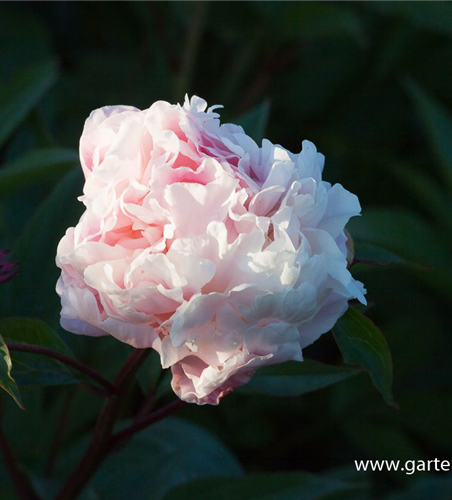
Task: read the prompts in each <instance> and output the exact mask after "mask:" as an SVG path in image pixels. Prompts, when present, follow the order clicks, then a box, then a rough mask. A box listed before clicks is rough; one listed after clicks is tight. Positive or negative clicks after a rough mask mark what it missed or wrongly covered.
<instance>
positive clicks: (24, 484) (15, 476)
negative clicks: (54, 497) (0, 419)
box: [0, 424, 39, 500]
mask: <svg viewBox="0 0 452 500" xmlns="http://www.w3.org/2000/svg"><path fill="white" fill-rule="evenodd" d="M0 451H1V453H2V455H3V461H4V463H5V466H6V468H7V470H8V472H9V475H10V477H11V480H12V482H13V484H14V487H15V489H16V492H17V496H18V497H19V498H20V500H39V497H38V496H37V495H36V493H35V492H34V491H33V489H32V488H31V486H30V484H29V482H28V480H27V478H26V477H25V476H24V474H23V473H22V471H21V470H20V469H19V466H18V465H17V462H16V458H15V457H14V453H13V450H12V449H11V447H10V445H9V443H8V440H7V439H6V436H5V433H4V432H3V427H2V425H1V424H0Z"/></svg>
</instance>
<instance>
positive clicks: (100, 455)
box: [55, 349, 149, 500]
mask: <svg viewBox="0 0 452 500" xmlns="http://www.w3.org/2000/svg"><path fill="white" fill-rule="evenodd" d="M148 354H149V349H135V350H134V351H133V353H132V354H131V355H130V356H129V358H128V359H127V361H126V362H125V364H124V366H123V367H122V369H121V371H120V372H119V374H118V376H117V377H116V379H115V381H114V385H115V387H116V397H112V398H110V399H108V400H107V401H106V402H105V403H104V406H103V408H102V410H101V411H100V413H99V416H98V418H97V422H96V427H95V429H94V433H93V437H92V439H91V443H90V444H89V446H88V449H87V450H86V452H85V454H84V456H83V457H82V459H81V461H80V463H79V464H78V466H77V467H76V468H75V470H74V471H73V473H72V474H71V475H70V477H69V479H68V480H67V482H66V483H65V484H64V485H63V488H62V489H61V491H60V492H59V493H58V495H57V496H56V498H55V500H75V499H76V498H77V497H78V495H79V494H80V493H81V492H82V490H83V488H84V487H85V486H86V485H87V484H88V482H89V481H90V479H91V478H92V476H93V475H94V474H95V472H96V471H97V469H98V468H99V466H100V465H101V464H102V462H103V461H104V459H105V457H106V456H107V454H108V451H109V449H110V446H109V442H110V437H111V434H112V431H113V426H114V424H115V421H116V419H117V417H118V416H119V412H120V410H121V404H122V402H123V400H124V397H125V396H126V395H127V392H128V390H129V388H130V386H131V384H132V382H133V380H134V377H135V374H136V372H137V370H138V369H139V368H140V366H141V365H142V363H143V362H144V360H145V359H146V357H147V356H148Z"/></svg>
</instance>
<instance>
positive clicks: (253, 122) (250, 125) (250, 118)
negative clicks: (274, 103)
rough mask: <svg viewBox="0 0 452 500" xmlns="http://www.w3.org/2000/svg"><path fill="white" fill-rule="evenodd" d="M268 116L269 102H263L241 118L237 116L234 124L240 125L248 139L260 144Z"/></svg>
mask: <svg viewBox="0 0 452 500" xmlns="http://www.w3.org/2000/svg"><path fill="white" fill-rule="evenodd" d="M269 116H270V102H269V101H268V100H265V101H263V102H262V103H261V104H259V105H258V106H255V107H254V108H252V109H250V110H249V111H248V112H246V113H245V114H243V115H242V116H239V117H238V118H237V119H236V120H234V122H235V123H236V124H237V125H241V126H242V127H243V128H244V130H245V132H246V133H247V134H248V135H249V136H250V137H252V138H253V139H254V140H255V141H256V142H257V143H260V142H261V141H262V139H263V138H264V135H265V130H266V128H267V123H268V118H269Z"/></svg>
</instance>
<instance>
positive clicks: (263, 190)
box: [57, 97, 365, 404]
mask: <svg viewBox="0 0 452 500" xmlns="http://www.w3.org/2000/svg"><path fill="white" fill-rule="evenodd" d="M214 109H215V108H209V109H207V104H206V102H205V101H204V100H203V99H200V98H199V97H193V98H192V99H191V100H188V99H186V101H185V103H184V105H183V106H180V105H171V104H168V103H166V102H161V101H159V102H156V103H154V104H153V105H152V106H151V107H150V108H149V109H147V110H144V111H140V110H138V109H135V108H132V107H127V106H111V107H105V108H102V109H99V110H96V111H94V112H93V113H92V114H91V115H90V117H89V118H88V120H87V121H86V124H85V128H84V131H83V134H82V137H81V140H80V157H81V163H82V168H83V172H84V174H85V177H86V183H85V188H84V195H83V196H82V197H81V198H80V199H81V201H82V202H83V203H84V204H85V205H86V211H85V213H84V215H83V216H82V217H81V219H80V221H79V223H78V224H77V226H76V227H75V228H69V229H68V231H67V232H66V235H65V236H64V237H63V239H62V240H61V242H60V244H59V247H58V255H57V265H58V266H59V267H60V268H61V270H62V274H61V278H60V280H59V281H58V284H57V291H58V293H59V295H60V296H61V302H62V311H61V324H62V326H63V327H64V328H65V329H67V330H69V331H71V332H74V333H80V334H85V335H92V336H98V335H107V334H108V335H113V336H114V337H116V338H117V339H119V340H121V341H122V342H126V343H128V344H130V345H132V346H134V347H137V348H145V347H152V348H154V349H156V350H157V351H158V352H159V353H160V356H161V362H162V366H163V367H164V368H171V370H172V373H173V380H172V387H173V389H174V391H175V392H176V394H177V395H178V396H179V397H180V398H182V399H183V400H185V401H188V402H196V403H198V404H206V403H208V404H217V403H218V402H219V400H220V399H221V398H222V397H223V396H224V395H225V394H227V393H229V392H230V391H232V390H233V389H234V387H236V386H238V385H242V384H245V383H246V382H248V381H249V379H250V378H251V376H252V375H253V373H254V372H255V370H256V369H257V368H259V367H261V366H264V365H270V364H275V363H282V362H284V361H287V360H298V361H301V360H302V349H303V348H304V347H305V346H307V345H309V344H311V343H312V342H314V341H315V340H316V339H317V338H318V337H319V336H320V335H322V334H323V333H325V332H327V331H328V330H330V329H331V328H332V326H333V325H334V323H335V322H336V321H337V320H338V318H339V317H340V316H341V315H342V314H343V313H344V312H345V310H346V309H347V304H348V301H349V300H350V299H353V298H358V299H359V300H360V301H361V302H363V303H365V299H364V294H365V290H364V288H363V286H362V284H361V283H359V282H357V281H355V280H354V279H353V278H352V276H351V274H350V272H349V271H348V269H347V259H346V256H347V245H346V244H347V236H346V235H345V233H344V227H345V225H346V223H347V222H348V220H349V219H350V217H352V216H355V215H358V214H359V212H360V205H359V202H358V198H357V197H356V196H355V195H353V194H351V193H350V192H348V191H346V190H345V189H344V188H343V187H342V186H341V185H339V184H335V185H334V186H331V185H330V184H329V183H327V182H324V181H322V170H323V164H324V157H323V155H321V154H319V153H317V150H316V148H315V146H314V145H313V144H312V143H311V142H309V141H304V142H303V148H302V151H301V152H300V153H299V154H293V153H291V152H290V151H287V150H286V149H284V148H283V147H281V146H279V145H274V144H272V143H271V142H270V141H268V140H264V141H263V142H262V145H261V146H258V145H257V144H256V143H255V142H254V141H253V140H252V139H251V138H250V137H249V136H247V135H246V134H245V132H244V130H243V129H242V128H241V127H239V126H236V125H231V124H225V125H220V122H219V119H218V118H219V115H218V114H217V113H215V112H214Z"/></svg>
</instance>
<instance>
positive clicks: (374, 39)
mask: <svg viewBox="0 0 452 500" xmlns="http://www.w3.org/2000/svg"><path fill="white" fill-rule="evenodd" d="M30 82H31V84H30ZM451 88H452V5H451V4H450V3H448V2H383V3H380V2H353V3H351V2H350V3H349V2H342V3H336V2H335V3H328V2H326V3H323V2H321V3H312V2H303V3H299V2H149V3H148V2H95V3H94V2H76V3H75V2H34V3H31V2H14V3H13V2H2V3H1V4H0V118H1V120H0V138H1V142H0V160H1V164H2V165H3V166H2V167H0V248H12V249H14V251H13V254H12V256H13V257H14V258H16V259H17V260H19V261H20V262H21V267H22V274H21V276H20V277H18V278H17V279H16V280H14V282H13V283H11V285H8V286H5V287H3V291H2V297H1V298H2V304H1V305H0V310H1V313H2V315H3V316H10V315H23V316H30V317H38V318H41V319H43V320H45V321H47V322H48V323H49V324H50V325H51V326H53V327H55V328H57V325H58V314H59V304H58V298H57V297H56V294H55V293H54V283H55V281H56V279H57V277H58V270H57V269H56V268H55V266H54V255H55V249H56V244H57V242H58V240H59V239H60V238H61V236H62V235H63V233H64V230H65V229H66V227H68V226H69V225H74V224H75V223H76V221H77V217H78V216H79V215H80V213H81V210H82V206H81V204H80V203H77V202H76V196H78V195H79V194H81V186H82V179H81V173H80V171H79V168H78V167H77V168H75V169H73V165H74V164H76V155H77V153H76V150H77V147H78V140H79V137H80V134H81V130H82V128H83V123H84V120H85V119H86V117H87V116H88V115H89V113H90V111H91V110H92V109H95V108H97V107H100V106H103V105H107V104H130V105H134V106H137V107H140V108H147V107H149V106H150V105H151V104H152V103H153V102H154V101H156V100H159V99H164V100H168V101H171V102H181V101H182V100H183V97H184V94H185V93H188V94H189V95H191V94H197V95H199V96H201V97H203V98H205V99H206V100H207V101H208V103H209V104H210V105H213V104H217V103H218V104H224V106H225V109H224V111H222V117H223V121H237V120H238V121H240V123H243V124H244V125H248V128H247V131H249V133H250V134H251V135H253V136H254V137H255V138H256V139H259V138H261V137H262V133H263V130H264V129H265V136H266V137H268V138H269V139H270V140H271V141H272V142H275V143H281V144H283V145H284V146H285V147H287V148H289V149H291V150H293V151H295V152H298V151H299V150H300V148H301V141H302V140H303V139H309V140H311V141H313V142H314V143H315V144H316V146H317V147H318V149H319V150H320V151H321V152H323V153H324V154H325V155H326V166H325V172H324V175H325V179H326V180H328V181H330V182H340V183H342V184H343V185H344V186H345V187H346V188H347V189H349V190H351V191H352V192H354V193H356V194H357V195H358V196H359V198H360V200H361V203H362V206H363V216H362V217H361V218H359V220H356V221H353V222H352V223H351V224H350V227H349V230H350V231H351V233H352V235H353V236H354V238H355V240H356V243H357V251H358V249H359V245H360V244H364V247H365V244H366V243H369V242H371V243H373V244H376V245H377V246H378V247H379V248H381V249H382V250H385V251H390V252H393V253H394V254H395V255H397V256H399V258H401V262H399V263H398V264H393V265H388V266H384V267H372V266H368V265H356V266H355V267H354V275H355V277H356V278H358V279H360V280H361V281H363V282H364V283H365V285H366V287H367V289H368V300H369V302H370V308H369V310H368V314H369V316H370V317H371V318H372V319H373V320H374V321H375V322H376V323H377V324H378V325H379V327H380V328H381V329H382V331H383V333H384V335H385V337H386V338H387V341H388V343H389V345H390V348H391V351H392V355H393V362H394V394H395V399H396V400H397V402H398V403H399V404H400V408H401V409H400V410H394V409H392V408H390V407H387V406H386V405H385V403H384V401H383V399H382V398H381V396H380V395H379V394H378V393H377V392H376V391H375V389H374V388H373V387H372V385H371V383H370V380H369V377H368V376H367V375H360V376H358V377H356V378H353V379H351V380H347V381H345V382H342V383H341V384H338V385H336V386H334V387H332V388H329V389H325V390H323V391H320V392H316V393H312V394H308V395H306V396H303V397H298V398H272V397H264V396H251V395H245V394H233V395H230V396H228V397H227V398H225V399H224V400H223V401H222V403H221V405H220V406H219V407H214V408H213V407H212V408H210V407H209V408H208V407H202V408H199V407H194V406H191V407H189V408H184V409H183V410H182V412H181V413H180V415H181V417H184V418H186V419H189V420H191V421H193V422H196V423H197V424H199V425H201V426H204V427H205V428H207V429H209V430H210V431H211V432H213V433H214V434H215V435H216V436H217V437H218V438H219V439H220V440H221V441H222V442H223V443H224V444H225V445H226V446H227V447H228V448H229V449H230V450H231V451H232V453H234V454H235V455H236V457H237V458H238V460H239V461H240V463H241V465H242V467H243V468H244V469H245V470H246V471H247V472H266V471H294V470H304V471H311V472H318V473H321V474H329V475H330V476H331V475H334V476H337V477H338V478H341V479H344V480H345V479H347V480H350V481H356V482H359V483H363V482H366V483H367V484H368V485H369V487H368V490H367V491H366V492H359V493H357V494H356V496H353V498H357V499H365V498H391V499H396V498H397V499H400V500H402V499H403V500H405V499H406V500H411V499H415V498H416V499H417V498H419V499H421V498H422V499H424V498H431V499H438V500H443V499H444V500H447V499H448V498H451V497H450V496H449V495H452V493H451V488H452V483H451V479H450V478H451V474H450V473H449V474H447V473H437V474H430V475H428V474H427V473H422V472H416V473H414V474H413V475H406V474H404V473H394V472H389V473H388V472H379V473H370V474H365V473H356V472H355V469H354V466H353V461H354V460H355V459H360V458H372V459H388V460H390V459H396V460H397V459H399V460H403V461H404V460H408V459H413V460H417V459H434V458H440V459H449V460H452V432H451V417H452V393H451V387H452V380H451V375H450V372H451V368H450V363H451V362H450V359H451V354H452V335H451V321H450V310H451V305H452V279H451V277H452V260H451V257H450V256H451V243H452V236H451V235H452V209H451V193H452V92H451ZM21 89H25V90H27V89H28V90H27V91H28V93H27V92H26V91H24V92H23V93H22V94H21V93H20V92H21ZM30 89H31V90H30ZM33 89H34V90H33ZM18 92H19V94H18ZM30 94H31V95H30ZM13 99H16V100H15V101H14V100H13ZM27 99H28V101H27ZM11 103H13V104H14V106H13V107H12V108H11V106H10V107H9V108H8V105H9V104H11ZM27 103H28V107H27ZM22 108H24V109H25V110H24V111H23V113H22V115H20V116H19V117H17V116H16V115H17V113H18V112H20V110H21V109H22ZM5 110H6V111H5ZM18 110H19V111H18ZM8 123H12V125H11V127H9V128H8V126H7V124H8ZM5 124H6V125H5ZM5 127H6V128H5ZM5 130H6V132H5ZM2 134H3V135H2ZM49 148H52V149H55V148H58V151H59V152H60V153H59V155H60V156H58V155H57V158H56V160H55V161H54V163H53V164H52V165H51V166H50V167H49V168H47V166H46V165H44V166H43V168H42V169H41V170H36V171H35V173H34V174H33V169H31V170H30V169H28V170H27V168H26V169H25V171H24V173H23V175H22V174H20V169H19V174H20V175H18V176H16V177H14V176H13V177H11V176H10V175H9V174H10V172H11V168H12V167H14V165H16V166H17V163H13V162H17V161H18V160H19V159H20V158H23V157H24V156H25V157H26V155H27V154H28V155H31V156H29V157H28V158H35V156H33V155H35V151H36V150H37V149H45V150H48V149H49ZM30 152H31V153H30ZM41 163H42V161H41ZM4 171H6V173H7V174H8V175H6V174H3V177H2V172H4ZM68 171H70V172H69V174H67V172H68ZM36 172H38V174H36ZM5 179H6V180H5ZM2 183H3V184H2ZM49 196H50V197H51V201H50V202H49V201H48V200H49ZM46 200H47V201H46ZM45 203H47V204H48V205H47V208H46V207H45V206H44V209H43V205H42V204H45ZM30 224H31V226H30ZM358 256H359V253H358ZM19 297H20V300H19ZM60 333H61V335H62V336H64V338H65V339H66V340H67V341H68V342H69V343H70V344H71V347H72V348H73V349H74V350H75V351H76V352H77V354H78V355H79V356H80V357H81V358H82V359H84V360H85V361H87V362H89V363H90V364H92V365H93V366H96V367H99V368H100V369H101V370H102V371H103V372H104V373H105V374H106V375H107V376H112V375H113V374H114V373H115V372H116V371H117V368H118V366H119V364H120V362H121V360H122V359H124V358H125V356H126V355H127V353H128V352H129V351H130V349H129V348H128V347H127V346H125V345H122V344H119V343H118V342H117V341H113V340H111V339H97V340H94V339H89V338H79V337H75V336H72V335H69V334H66V333H65V332H62V331H61V332H60ZM305 354H306V357H314V358H316V359H319V360H322V361H325V362H328V363H337V362H340V354H339V351H338V350H337V347H336V346H335V344H334V341H333V339H332V336H331V335H325V336H324V337H322V339H321V340H319V341H318V342H317V343H316V344H315V345H314V346H311V347H310V348H308V349H307V350H306V353H305ZM146 376H147V375H146V374H142V378H143V379H145V378H146ZM23 395H24V400H25V402H26V404H27V408H28V409H27V411H26V412H21V411H20V410H18V409H16V407H14V404H13V403H12V402H10V401H9V400H6V397H4V398H2V399H3V400H4V401H3V413H4V425H5V428H6V429H7V431H8V434H9V435H10V439H11V441H12V445H13V448H14V450H15V452H16V454H17V456H18V459H19V461H20V462H21V464H22V466H23V467H24V469H25V470H26V471H27V472H29V474H30V476H31V477H32V479H33V481H34V482H35V483H36V484H38V488H41V487H42V488H44V486H42V485H43V484H47V483H46V481H47V480H42V479H40V477H41V476H42V471H43V470H44V468H45V460H44V458H43V456H44V455H45V454H46V453H47V452H48V450H49V446H50V445H49V443H50V442H51V441H50V437H51V436H52V435H53V434H54V432H55V429H56V428H57V425H58V424H57V422H59V421H61V415H62V414H64V411H65V410H64V409H65V408H68V407H69V408H70V412H69V416H68V418H67V425H66V427H65V431H64V436H63V437H64V439H63V442H64V445H63V446H64V447H67V449H69V448H70V447H71V446H72V447H74V446H75V448H76V447H77V444H78V443H80V442H82V439H83V435H84V433H85V432H86V431H87V430H88V429H89V428H90V426H91V425H92V422H93V419H94V416H95V414H96V411H97V410H98V408H99V401H98V399H96V398H95V397H94V396H90V395H85V393H82V392H80V391H78V390H76V389H74V388H73V386H71V385H65V386H63V387H46V388H42V387H39V388H38V387H30V388H29V389H27V388H23ZM140 397H141V396H140V393H139V389H138V387H137V389H136V394H135V396H134V398H135V399H134V398H132V399H131V401H130V408H133V407H134V405H136V404H137V401H138V400H139V398H140ZM162 397H163V398H165V397H170V396H169V395H168V394H166V395H165V394H164V395H163V396H162ZM174 425H178V424H177V423H175V424H174ZM181 425H182V424H181ZM180 429H182V430H180ZM180 429H179V431H180V432H181V433H182V434H183V435H184V431H183V427H181V428H180ZM163 430H164V429H163ZM163 430H162V432H163ZM179 431H178V432H179ZM169 432H170V431H169ZM182 441H183V440H182ZM187 446H196V443H195V444H193V443H192V444H190V445H188V444H187ZM64 449H65V450H66V448H64ZM140 450H141V451H140ZM140 450H138V451H137V452H136V454H133V452H130V451H129V452H128V455H127V456H128V458H125V459H124V462H123V464H122V466H121V467H123V468H120V469H118V470H119V472H118V471H117V472H116V473H114V472H112V471H114V470H116V469H114V466H112V465H110V472H109V473H107V476H108V481H109V482H110V483H111V485H112V486H111V487H112V489H113V490H114V491H116V490H115V488H114V482H115V480H119V479H121V481H122V483H121V484H124V481H125V482H126V483H127V478H128V477H129V476H128V472H127V471H128V469H127V464H128V465H130V467H131V468H132V470H135V469H134V467H135V468H136V467H137V463H140V464H141V465H140V467H142V469H139V470H140V471H142V472H143V474H144V475H146V474H148V473H149V474H151V472H149V471H151V470H154V468H155V467H158V465H156V464H157V463H158V461H157V460H156V459H155V458H154V462H152V463H149V466H148V467H146V466H145V461H146V460H147V456H148V455H147V454H146V453H144V452H143V450H142V449H140ZM175 450H176V452H177V446H176V448H175ZM140 453H141V455H140ZM152 453H153V452H152V450H151V451H149V454H152ZM62 454H63V455H64V459H65V460H69V459H70V456H71V454H70V453H69V452H66V451H65V452H64V453H62ZM68 457H69V458H68ZM206 460H207V459H206ZM209 460H210V459H209ZM212 460H213V459H212ZM63 461H64V460H63ZM143 461H144V462H143ZM129 462H130V463H129ZM181 463H182V465H180V464H179V465H178V462H177V461H176V462H175V463H174V464H173V468H174V469H177V468H178V467H180V468H184V467H185V469H187V467H188V468H189V466H188V465H187V463H188V464H189V463H190V461H188V462H183V461H182V462H181ZM183 464H185V465H183ZM204 467H207V465H205V466H204V465H202V464H201V466H200V468H201V469H203V468H204ZM225 467H226V466H225ZM207 468H208V467H207ZM226 468H227V467H226ZM137 470H138V469H137ZM218 470H221V466H219V469H217V471H218ZM185 472H186V470H185ZM61 474H62V475H64V474H66V472H62V473H61ZM108 474H109V475H108ZM156 474H157V475H158V474H159V473H158V472H156ZM162 474H163V473H162ZM168 474H169V473H168ZM151 475H152V474H151ZM170 475H171V474H170ZM182 475H183V474H182ZM197 475H198V476H199V475H202V474H198V473H193V474H192V476H193V478H194V477H197ZM213 475H215V473H214V474H213ZM132 476H133V474H132ZM132 476H131V477H132ZM146 477H147V476H146ZM158 477H160V476H158ZM162 477H167V476H166V475H165V474H163V476H162ZM171 477H172V476H171ZM187 477H188V478H190V477H191V475H190V473H189V472H187ZM133 478H134V479H133V481H136V478H135V476H133ZM185 479H187V478H185ZM173 480H174V481H175V484H176V483H177V481H179V480H178V479H171V481H173ZM49 481H50V480H49ZM49 481H47V482H49ZM99 481H100V480H99ZM131 481H132V479H131ZM50 482H51V481H50ZM179 482H180V481H179ZM135 484H136V483H135ZM45 487H47V486H45ZM410 488H411V489H410ZM142 490H143V491H141V490H136V491H135V493H134V496H132V497H130V498H133V499H134V500H140V499H141V498H146V499H149V500H154V499H156V500H157V499H160V498H163V496H159V494H158V493H155V492H154V493H149V492H146V491H144V490H145V486H143V488H142ZM396 490H398V491H399V492H398V493H397V492H396ZM106 491H110V490H106ZM118 491H124V490H118ZM394 492H396V493H394ZM105 495H107V496H102V494H99V496H97V497H96V496H93V497H87V499H89V498H98V499H101V500H104V499H105V500H106V499H107V498H108V500H115V499H116V498H121V499H123V498H124V497H120V496H118V495H120V493H117V492H116V493H111V492H110V493H108V494H105ZM115 495H117V496H115ZM392 495H400V496H392ZM415 495H418V496H415ZM0 498H1V499H2V500H10V499H14V498H15V497H14V493H13V492H12V490H11V487H10V485H9V481H8V479H7V476H6V473H5V472H4V471H3V470H2V469H0ZM272 498H273V497H272ZM275 498H276V497H275ZM281 498H282V499H283V500H284V498H285V497H281ZM341 498H342V497H341ZM344 498H347V500H348V499H351V498H352V496H351V495H350V496H348V497H344Z"/></svg>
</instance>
